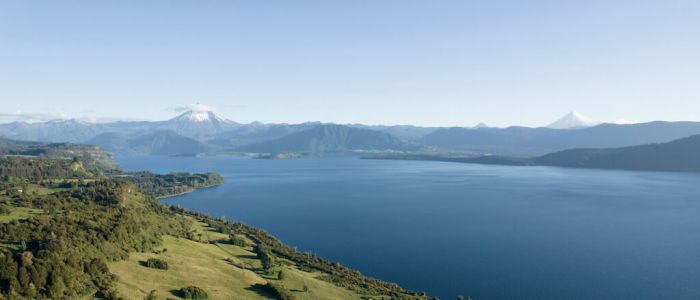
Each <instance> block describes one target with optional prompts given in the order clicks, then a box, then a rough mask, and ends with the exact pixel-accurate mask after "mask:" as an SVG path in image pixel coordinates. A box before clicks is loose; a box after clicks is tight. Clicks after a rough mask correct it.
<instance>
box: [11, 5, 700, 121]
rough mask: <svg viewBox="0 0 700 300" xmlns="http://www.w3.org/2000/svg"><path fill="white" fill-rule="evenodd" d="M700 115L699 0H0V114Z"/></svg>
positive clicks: (313, 117) (288, 117) (303, 117)
mask: <svg viewBox="0 0 700 300" xmlns="http://www.w3.org/2000/svg"><path fill="white" fill-rule="evenodd" d="M194 103H201V104H203V105H207V106H209V107H213V108H214V109H215V111H216V112H217V114H219V115H221V116H223V117H226V118H228V119H231V120H234V121H237V122H244V123H245V122H252V121H262V122H286V123H300V122H305V121H323V122H336V123H364V124H414V125H424V126H469V125H474V124H477V123H479V122H485V123H487V124H489V125H492V126H508V125H515V124H517V125H525V126H540V125H546V124H547V123H550V122H552V121H554V120H555V119H557V118H559V117H560V116H562V115H564V114H565V113H567V112H569V111H578V112H581V113H583V114H585V115H588V116H591V117H593V118H596V119H599V120H620V119H624V120H631V121H639V122H642V121H651V120H669V121H675V120H695V121H700V1H697V0H688V1H673V0H665V1H644V0H637V1H627V0H616V1H609V0H605V1H598V0H590V1H565V0H552V1H544V0H543V1H524V0H518V1H488V0H484V1H467V0H463V1H427V0H422V1H417V0H396V1H376V0H372V1H363V0H353V1H274V0H271V1H254V0H251V1H27V0H20V1H8V0H0V121H3V120H5V121H7V120H11V119H25V120H30V119H36V120H43V119H50V118H54V117H56V118H73V117H74V118H83V119H90V120H96V121H108V120H115V119H126V120H163V119H168V118H171V117H173V116H174V115H176V114H178V113H179V112H180V111H182V108H183V107H187V105H191V104H194Z"/></svg>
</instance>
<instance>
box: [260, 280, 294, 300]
mask: <svg viewBox="0 0 700 300" xmlns="http://www.w3.org/2000/svg"><path fill="white" fill-rule="evenodd" d="M253 288H256V289H259V290H262V291H265V292H268V293H270V294H272V295H274V296H275V297H276V298H277V299H281V300H294V299H295V298H294V295H293V294H292V293H291V292H290V291H288V290H287V289H286V288H284V286H282V285H280V284H273V283H269V282H268V283H266V284H260V283H256V284H254V285H253Z"/></svg>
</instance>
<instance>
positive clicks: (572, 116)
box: [547, 111, 602, 129]
mask: <svg viewBox="0 0 700 300" xmlns="http://www.w3.org/2000/svg"><path fill="white" fill-rule="evenodd" d="M601 123H602V122H600V121H597V120H594V119H593V118H590V117H587V116H584V115H582V114H580V113H578V112H575V111H573V112H570V113H568V114H566V115H564V116H563V117H561V118H560V119H559V120H556V121H555V122H554V123H552V124H549V125H547V128H552V129H580V128H588V127H593V126H596V125H599V124H601Z"/></svg>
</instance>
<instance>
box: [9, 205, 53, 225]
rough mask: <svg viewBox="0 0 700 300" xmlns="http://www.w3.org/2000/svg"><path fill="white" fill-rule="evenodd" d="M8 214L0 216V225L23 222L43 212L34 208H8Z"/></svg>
mask: <svg viewBox="0 0 700 300" xmlns="http://www.w3.org/2000/svg"><path fill="white" fill-rule="evenodd" d="M10 210H11V212H10V214H7V215H0V224H3V223H7V222H10V221H12V220H24V219H28V218H31V217H33V216H36V215H40V214H43V213H44V211H43V210H41V209H36V208H27V207H10Z"/></svg>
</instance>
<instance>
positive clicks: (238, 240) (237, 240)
mask: <svg viewBox="0 0 700 300" xmlns="http://www.w3.org/2000/svg"><path fill="white" fill-rule="evenodd" d="M230 239H231V244H233V245H236V246H238V247H244V248H245V247H247V246H248V241H246V239H245V238H244V237H242V236H238V235H235V234H232V235H231V237H230Z"/></svg>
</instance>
